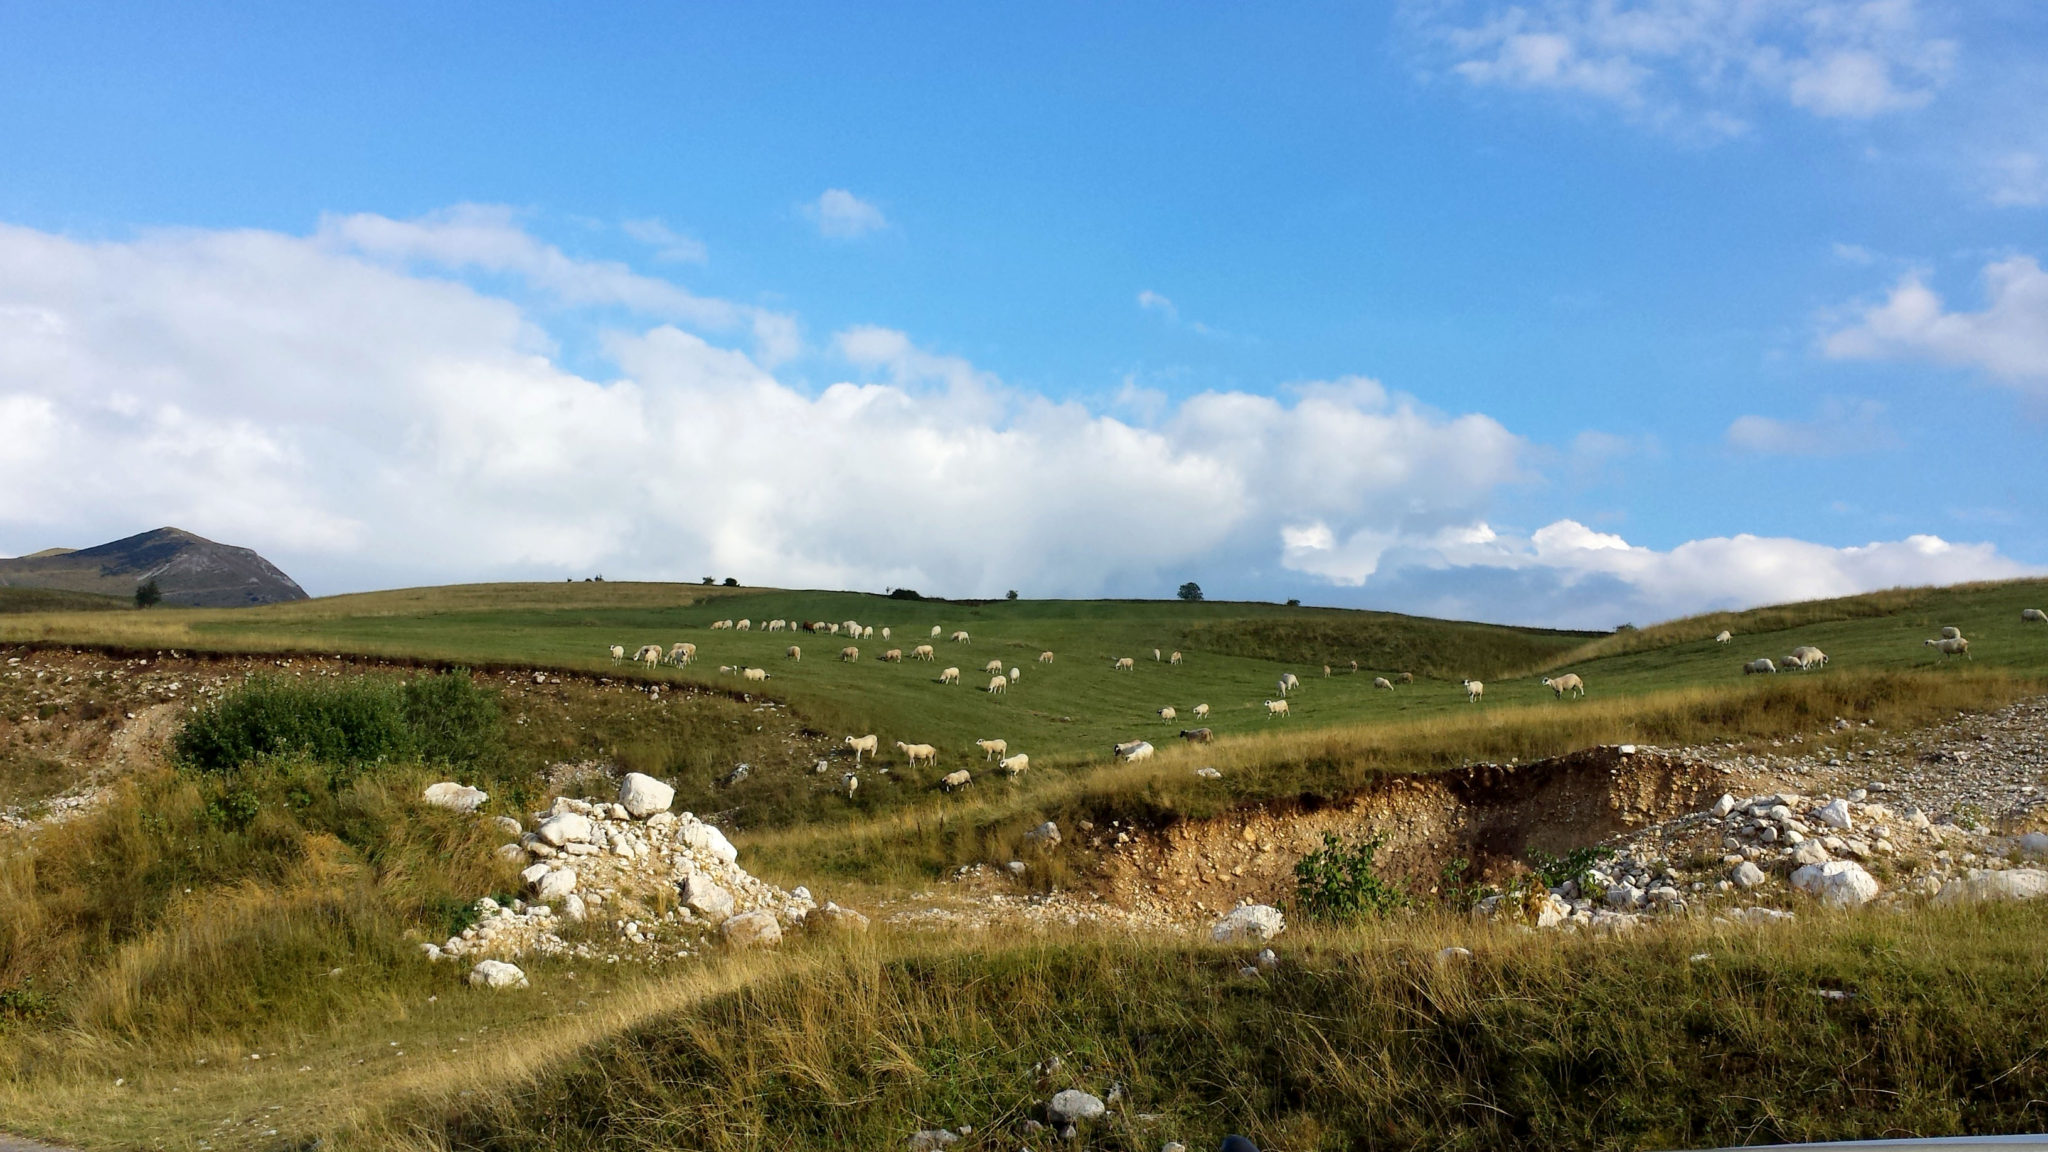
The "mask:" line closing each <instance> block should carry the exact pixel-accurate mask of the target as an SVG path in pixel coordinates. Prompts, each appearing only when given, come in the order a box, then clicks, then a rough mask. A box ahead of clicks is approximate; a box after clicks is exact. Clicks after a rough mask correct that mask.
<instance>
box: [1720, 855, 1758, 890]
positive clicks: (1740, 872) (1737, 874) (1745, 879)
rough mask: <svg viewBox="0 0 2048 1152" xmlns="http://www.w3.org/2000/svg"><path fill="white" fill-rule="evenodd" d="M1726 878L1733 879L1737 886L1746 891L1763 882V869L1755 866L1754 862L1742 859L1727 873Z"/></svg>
mask: <svg viewBox="0 0 2048 1152" xmlns="http://www.w3.org/2000/svg"><path fill="white" fill-rule="evenodd" d="M1728 878H1729V879H1730V880H1733V881H1735V886H1736V887H1737V888H1740V889H1742V890H1743V891H1745V892H1747V891H1749V890H1750V889H1751V888H1754V887H1756V886H1757V885H1759V884H1761V883H1763V882H1764V870H1763V869H1761V868H1759V867H1757V866H1756V864H1755V862H1753V861H1750V860H1744V861H1743V862H1742V863H1740V864H1737V865H1736V866H1735V871H1733V872H1731V873H1729V875H1728Z"/></svg>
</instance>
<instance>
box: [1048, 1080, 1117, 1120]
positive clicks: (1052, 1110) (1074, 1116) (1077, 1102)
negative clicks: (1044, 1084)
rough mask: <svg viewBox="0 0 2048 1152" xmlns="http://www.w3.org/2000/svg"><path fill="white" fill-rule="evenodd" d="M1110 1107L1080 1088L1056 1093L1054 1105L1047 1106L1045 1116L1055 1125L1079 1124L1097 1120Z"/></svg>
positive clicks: (1053, 1099)
mask: <svg viewBox="0 0 2048 1152" xmlns="http://www.w3.org/2000/svg"><path fill="white" fill-rule="evenodd" d="M1108 1111H1109V1106H1108V1105H1107V1104H1104V1103H1103V1102H1102V1100H1101V1098H1100V1097H1097V1096H1090V1095H1089V1094H1088V1093H1086V1092H1083V1091H1081V1090H1080V1089H1078V1088H1069V1089H1067V1090H1066V1091H1064V1092H1055V1093H1054V1094H1053V1098H1052V1103H1050V1104H1047V1105H1046V1106H1045V1115H1046V1118H1047V1119H1048V1120H1051V1121H1052V1122H1053V1123H1054V1124H1055V1125H1066V1124H1079V1123H1081V1122H1082V1121H1085V1120H1097V1119H1100V1118H1101V1117H1102V1115H1103V1114H1104V1113H1105V1112H1108Z"/></svg>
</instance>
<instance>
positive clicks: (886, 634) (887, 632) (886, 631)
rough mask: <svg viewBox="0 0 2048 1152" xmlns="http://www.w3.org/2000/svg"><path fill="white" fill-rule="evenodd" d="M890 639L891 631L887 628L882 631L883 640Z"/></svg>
mask: <svg viewBox="0 0 2048 1152" xmlns="http://www.w3.org/2000/svg"><path fill="white" fill-rule="evenodd" d="M888 638H889V630H888V629H887V628H884V629H882V639H884V640H887V639H888Z"/></svg>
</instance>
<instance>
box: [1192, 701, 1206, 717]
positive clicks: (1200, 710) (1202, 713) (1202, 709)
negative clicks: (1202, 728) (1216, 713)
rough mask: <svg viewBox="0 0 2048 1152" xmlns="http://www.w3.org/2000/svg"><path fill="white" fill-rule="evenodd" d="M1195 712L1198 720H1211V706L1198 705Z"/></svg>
mask: <svg viewBox="0 0 2048 1152" xmlns="http://www.w3.org/2000/svg"><path fill="white" fill-rule="evenodd" d="M1193 711H1194V714H1195V719H1197V720H1207V719H1208V718H1209V706H1208V705H1207V704H1197V705H1195V707H1194V709H1193Z"/></svg>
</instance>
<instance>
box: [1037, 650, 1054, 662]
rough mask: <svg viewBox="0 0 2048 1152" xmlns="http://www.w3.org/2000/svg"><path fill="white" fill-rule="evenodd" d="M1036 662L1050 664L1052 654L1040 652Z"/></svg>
mask: <svg viewBox="0 0 2048 1152" xmlns="http://www.w3.org/2000/svg"><path fill="white" fill-rule="evenodd" d="M1038 662H1039V663H1040V664H1050V663H1052V653H1050V652H1040V653H1039V654H1038Z"/></svg>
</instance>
